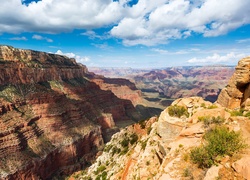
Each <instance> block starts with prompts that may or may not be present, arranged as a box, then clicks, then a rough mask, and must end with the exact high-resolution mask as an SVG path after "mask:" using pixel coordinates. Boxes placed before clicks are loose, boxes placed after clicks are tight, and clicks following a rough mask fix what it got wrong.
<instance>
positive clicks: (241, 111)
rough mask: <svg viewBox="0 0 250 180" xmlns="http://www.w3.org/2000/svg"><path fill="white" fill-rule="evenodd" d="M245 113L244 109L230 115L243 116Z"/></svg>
mask: <svg viewBox="0 0 250 180" xmlns="http://www.w3.org/2000/svg"><path fill="white" fill-rule="evenodd" d="M243 112H244V110H243V109H239V110H234V111H231V112H230V114H231V116H243Z"/></svg>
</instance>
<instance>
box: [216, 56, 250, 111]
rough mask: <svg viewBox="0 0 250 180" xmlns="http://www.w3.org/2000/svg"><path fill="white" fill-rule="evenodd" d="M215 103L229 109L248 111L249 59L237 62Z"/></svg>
mask: <svg viewBox="0 0 250 180" xmlns="http://www.w3.org/2000/svg"><path fill="white" fill-rule="evenodd" d="M217 102H218V103H219V104H221V105H222V106H224V107H227V108H230V109H239V108H245V109H248V110H249V109H250V57H246V58H243V59H242V60H240V61H239V63H238V65H237V66H236V68H235V72H234V74H233V76H232V77H231V79H230V80H229V83H228V85H227V86H226V87H225V88H224V89H223V90H222V91H221V93H220V95H219V97H218V100H217Z"/></svg>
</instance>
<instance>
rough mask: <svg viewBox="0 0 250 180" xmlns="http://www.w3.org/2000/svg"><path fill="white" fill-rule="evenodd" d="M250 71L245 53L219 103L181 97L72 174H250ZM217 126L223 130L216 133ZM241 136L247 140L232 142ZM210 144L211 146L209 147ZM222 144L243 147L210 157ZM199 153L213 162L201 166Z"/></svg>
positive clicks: (167, 178) (209, 179)
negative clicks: (90, 163)
mask: <svg viewBox="0 0 250 180" xmlns="http://www.w3.org/2000/svg"><path fill="white" fill-rule="evenodd" d="M249 72H250V57H246V58H243V59H242V60H240V61H239V63H238V65H237V66H236V69H235V72H234V73H233V75H232V77H231V78H230V81H229V83H228V85H227V86H225V87H224V88H223V89H222V91H221V93H220V94H219V97H218V99H217V101H216V102H214V103H212V102H209V101H206V100H204V99H203V98H201V97H187V98H178V99H176V100H175V101H173V102H172V104H171V105H170V106H168V107H167V108H166V109H165V110H164V111H162V112H161V114H160V116H159V117H157V116H155V117H152V118H150V119H149V120H147V121H143V122H140V123H136V124H133V125H130V126H127V127H126V128H124V129H122V130H121V131H120V132H118V133H116V134H115V135H113V136H112V139H111V141H110V142H108V143H107V144H106V145H105V148H104V150H103V152H102V154H101V155H100V156H99V157H98V158H97V160H96V162H95V163H94V164H93V165H92V166H90V167H89V168H88V169H86V170H84V171H79V172H76V173H74V174H73V175H72V176H71V177H70V179H71V180H73V179H110V180H116V179H122V180H130V179H135V180H136V179H141V180H147V179H157V180H177V179H178V180H179V179H181V180H190V179H204V180H214V179H221V180H227V179H235V180H246V179H250V166H249V165H250V164H249V162H250V128H249V127H250V111H249V110H250V109H249V100H250V94H249V84H250V78H249V77H250V76H249ZM181 112H182V113H181ZM178 113H180V114H178ZM218 129H223V131H215V132H216V133H215V134H212V132H213V131H214V130H218ZM224 130H225V131H224ZM225 132H229V133H230V134H231V135H230V137H228V138H226V140H225V141H224V142H223V143H219V144H217V146H214V144H216V143H217V142H219V141H220V140H221V139H223V138H225V137H226V133H225ZM209 134H210V135H211V134H212V138H213V141H212V142H213V143H212V144H209V143H210V142H209V141H208V135H209ZM237 134H238V135H239V136H238V135H237ZM220 135H221V136H220ZM236 135H237V136H238V137H241V138H242V139H241V141H242V142H240V141H238V140H237V143H235V142H234V143H233V144H231V139H233V138H234V137H235V136H236ZM219 136H220V138H218V137H219ZM210 138H211V137H210ZM238 143H239V144H238ZM223 144H224V145H225V146H223ZM208 145H211V146H210V148H211V149H212V150H211V149H209V148H208V149H206V148H204V147H206V146H208ZM222 146H223V148H222V149H224V148H225V149H227V148H233V149H234V148H235V147H237V146H238V147H240V148H242V149H241V150H239V151H237V152H236V153H232V152H230V153H229V154H220V153H219V155H218V154H213V156H212V158H211V159H209V153H207V152H204V151H209V152H210V153H211V152H214V151H215V152H216V153H218V152H220V151H221V150H222V149H221V147H222ZM197 150H199V151H197ZM195 153H197V154H195ZM203 153H204V154H203ZM194 157H195V158H196V159H195V160H196V161H197V160H198V161H200V163H211V164H209V165H208V164H205V165H206V166H205V167H204V166H203V167H202V166H201V165H198V164H197V162H195V161H194ZM202 158H204V159H202Z"/></svg>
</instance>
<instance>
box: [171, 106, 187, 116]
mask: <svg viewBox="0 0 250 180" xmlns="http://www.w3.org/2000/svg"><path fill="white" fill-rule="evenodd" d="M168 114H169V115H170V116H174V117H178V118H180V117H181V116H186V117H188V111H187V109H186V108H185V107H183V106H177V105H174V106H169V107H168Z"/></svg>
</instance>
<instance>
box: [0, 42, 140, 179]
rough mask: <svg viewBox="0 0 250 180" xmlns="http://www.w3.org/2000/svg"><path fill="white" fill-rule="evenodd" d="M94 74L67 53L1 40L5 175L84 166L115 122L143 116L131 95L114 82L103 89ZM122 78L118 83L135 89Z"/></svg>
mask: <svg viewBox="0 0 250 180" xmlns="http://www.w3.org/2000/svg"><path fill="white" fill-rule="evenodd" d="M90 74H91V73H89V72H88V70H87V68H86V67H85V66H83V65H79V64H77V63H76V62H75V60H74V59H70V58H67V57H65V56H60V55H54V54H47V53H44V52H37V51H32V50H21V49H16V48H13V47H9V46H0V161H1V162H0V179H34V180H35V179H48V178H51V177H52V176H54V175H58V174H59V175H65V174H66V175H67V174H69V173H71V172H73V171H76V170H78V169H80V168H85V167H87V166H88V165H89V164H90V163H91V162H92V161H93V160H94V159H95V156H96V153H97V152H98V151H99V150H100V149H102V148H103V145H104V139H105V138H106V136H110V133H111V134H112V133H114V132H117V130H118V128H117V127H116V123H118V122H123V123H126V122H129V123H131V122H133V120H140V118H141V115H140V114H139V113H138V112H137V111H136V109H135V107H134V105H133V104H132V102H131V101H130V100H129V98H130V97H129V95H128V96H126V97H125V98H124V99H120V98H119V97H117V96H116V95H115V94H114V93H113V92H112V87H113V86H114V85H110V86H109V85H105V86H106V88H105V89H104V90H103V89H101V88H100V86H99V85H98V84H96V83H95V81H96V80H95V77H94V76H91V75H90ZM90 76H91V79H89V77H90ZM110 81H112V80H110ZM119 82H120V81H119ZM119 82H117V84H116V89H119V87H121V86H124V89H130V91H129V93H132V92H133V87H132V86H131V85H129V87H126V84H123V85H120V86H119V85H118V84H119ZM105 83H106V84H108V83H109V82H105ZM111 84H114V83H111ZM117 91H118V90H117ZM135 92H136V90H135ZM135 94H137V95H140V94H139V93H138V92H136V93H135ZM125 95H126V92H124V94H123V96H125Z"/></svg>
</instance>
